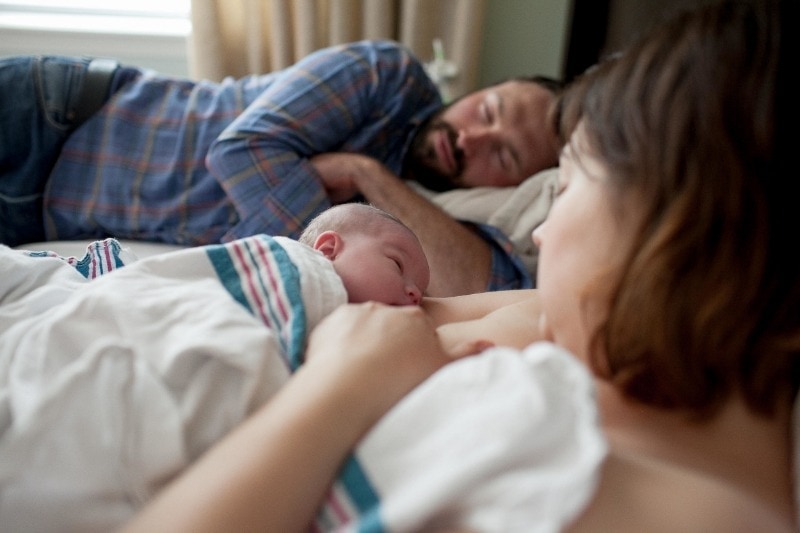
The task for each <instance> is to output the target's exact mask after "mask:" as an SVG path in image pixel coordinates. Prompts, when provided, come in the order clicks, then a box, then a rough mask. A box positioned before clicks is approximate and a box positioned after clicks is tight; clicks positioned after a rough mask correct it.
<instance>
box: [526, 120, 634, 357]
mask: <svg viewBox="0 0 800 533" xmlns="http://www.w3.org/2000/svg"><path fill="white" fill-rule="evenodd" d="M583 135H584V134H583V129H582V128H581V127H579V128H578V129H577V130H576V132H575V134H574V135H573V137H572V139H571V142H570V143H569V144H567V146H566V147H565V148H564V150H563V151H562V153H561V157H560V159H559V161H560V168H559V193H558V196H557V198H556V201H555V203H554V204H553V206H552V208H551V210H550V213H549V214H548V216H547V219H546V220H545V222H544V223H543V224H541V225H540V226H539V227H538V228H536V229H535V230H534V232H533V240H534V243H535V244H536V245H537V246H538V247H539V266H538V279H537V287H538V288H539V294H540V297H541V302H542V315H541V321H540V328H541V333H542V335H544V337H545V338H547V339H550V340H552V341H553V342H555V343H557V344H559V345H561V346H563V347H565V348H566V349H568V350H569V351H571V352H572V353H574V354H575V355H577V356H578V357H579V358H581V359H582V360H584V361H586V360H587V354H588V347H589V341H590V337H591V335H592V333H593V332H594V330H595V329H596V328H597V326H598V325H599V324H600V323H601V322H602V321H603V320H604V319H605V318H606V316H607V315H608V308H609V299H610V294H611V292H612V291H613V289H614V288H615V286H616V284H617V283H618V280H619V277H620V273H621V268H622V267H621V263H622V260H623V258H624V257H625V255H626V252H627V250H628V248H629V247H630V243H631V242H632V240H633V234H634V231H635V228H636V226H637V225H638V224H637V220H638V219H637V218H635V216H634V215H633V213H631V209H632V206H634V207H635V202H632V201H631V198H629V196H632V195H627V196H626V195H624V194H623V196H620V195H619V193H614V192H613V191H612V188H611V185H610V184H609V182H608V179H607V175H608V174H607V171H606V169H605V168H604V166H603V165H602V163H601V162H600V161H599V160H598V159H597V158H595V157H593V156H591V155H590V154H589V153H587V151H586V149H585V146H586V143H585V142H584V139H583ZM623 211H624V212H623Z"/></svg>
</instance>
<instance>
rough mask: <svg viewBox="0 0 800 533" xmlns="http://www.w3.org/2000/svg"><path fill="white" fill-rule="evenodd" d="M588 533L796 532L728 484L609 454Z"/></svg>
mask: <svg viewBox="0 0 800 533" xmlns="http://www.w3.org/2000/svg"><path fill="white" fill-rule="evenodd" d="M568 531H570V532H572V533H576V532H583V531H615V532H627V531H636V532H639V531H649V532H659V531H665V532H667V531H669V532H672V531H728V532H737V531H742V532H749V531H772V532H783V531H786V532H791V531H795V528H794V526H793V524H792V523H791V520H790V519H788V518H787V517H784V516H781V515H780V514H779V513H777V512H775V511H773V510H772V509H769V508H767V507H766V506H765V505H764V504H762V503H761V502H759V501H756V500H754V499H753V498H751V497H748V496H747V495H746V494H744V493H743V492H741V491H739V490H737V489H736V488H735V487H732V486H730V485H728V484H726V483H723V482H720V481H719V480H716V479H713V478H711V477H709V476H705V475H702V474H699V473H697V472H693V471H690V470H687V469H682V468H680V467H676V466H673V465H669V464H666V463H658V462H651V461H644V460H640V459H636V458H632V457H624V456H619V455H615V454H612V455H609V457H608V459H607V460H606V463H605V465H604V466H603V470H602V476H601V480H600V482H599V485H598V488H597V490H596V492H595V496H594V499H593V500H592V503H591V504H590V505H589V507H587V509H586V510H585V511H584V512H583V513H582V514H581V515H580V516H579V517H578V518H577V519H576V521H575V522H574V523H573V524H572V525H571V526H570V528H569V529H568Z"/></svg>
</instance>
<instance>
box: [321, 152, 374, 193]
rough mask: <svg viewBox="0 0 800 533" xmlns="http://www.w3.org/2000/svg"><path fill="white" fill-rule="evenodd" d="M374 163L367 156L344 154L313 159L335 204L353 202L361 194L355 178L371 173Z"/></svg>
mask: <svg viewBox="0 0 800 533" xmlns="http://www.w3.org/2000/svg"><path fill="white" fill-rule="evenodd" d="M373 161H374V160H373V159H371V158H369V157H366V156H362V155H356V154H344V153H330V154H320V155H317V156H314V157H312V158H311V164H312V165H314V168H315V169H316V170H317V173H318V174H319V176H320V178H322V185H323V186H324V187H325V191H326V192H327V193H328V197H329V198H330V199H331V203H334V204H342V203H345V202H347V201H348V200H352V199H353V198H354V197H355V196H356V195H357V194H358V193H359V190H358V188H357V187H356V184H355V181H356V180H355V176H357V175H361V174H365V173H367V172H369V167H370V166H371V165H372V162H373ZM374 162H375V163H377V161H374Z"/></svg>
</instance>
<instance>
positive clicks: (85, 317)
mask: <svg viewBox="0 0 800 533" xmlns="http://www.w3.org/2000/svg"><path fill="white" fill-rule="evenodd" d="M273 246H277V247H278V248H279V249H280V250H283V251H284V252H286V253H287V254H288V255H289V258H290V259H291V261H289V262H287V261H276V260H273V259H270V258H271V257H272V256H273V255H274V253H278V252H280V250H275V249H273ZM270 250H271V251H272V252H273V253H267V252H270ZM287 263H291V265H293V266H294V268H289V269H288V270H281V269H283V268H284V267H285V265H286V264H287ZM113 265H116V263H114V261H113V258H112V260H111V261H110V262H109V263H108V265H106V267H108V268H110V266H113ZM116 266H119V265H116ZM293 276H296V278H293ZM276 279H279V280H283V281H282V282H281V283H278V284H277V285H273V284H274V282H275V280H276ZM293 279H294V281H292V280H293ZM295 282H296V284H297V285H296V289H297V290H299V291H300V292H301V293H302V298H301V299H298V298H297V294H293V293H295V292H296V291H293V290H291V288H290V289H288V290H274V288H275V287H278V288H280V287H281V286H286V287H291V286H293V285H294V283H295ZM269 287H273V288H272V289H271V288H269ZM297 287H299V288H297ZM344 299H345V295H344V289H343V287H342V286H341V282H340V281H339V280H338V278H337V277H336V276H335V273H333V270H332V268H331V267H330V263H329V262H328V261H327V260H325V259H324V258H322V257H321V256H320V255H319V254H315V253H310V254H309V253H308V251H307V249H306V250H301V249H300V247H299V245H297V244H296V243H292V244H289V243H286V242H284V241H282V240H281V239H280V238H276V239H269V238H266V237H252V238H249V239H244V240H242V241H237V242H235V243H230V244H228V245H224V246H213V247H206V248H193V249H189V250H184V251H180V252H175V253H170V254H165V255H160V256H155V257H152V258H148V259H145V260H141V261H138V262H135V263H133V264H131V265H128V266H124V267H122V268H118V269H117V270H115V271H113V272H111V273H110V274H107V275H104V276H101V277H99V278H98V279H95V280H92V281H88V280H87V279H86V278H84V277H83V276H82V275H80V274H79V273H78V272H77V270H76V268H75V267H74V266H71V265H69V264H68V263H66V262H64V261H62V260H60V259H56V258H50V257H28V256H27V255H25V254H24V253H22V252H19V251H13V250H9V249H8V248H5V247H0V523H2V529H3V531H64V530H79V531H109V530H111V529H114V528H115V527H116V526H118V525H119V524H120V523H122V522H123V521H125V520H126V519H127V518H129V517H130V516H131V515H132V514H133V513H135V512H136V510H137V509H139V508H140V507H141V506H142V505H143V504H144V503H145V502H146V501H147V500H148V499H149V498H150V497H151V496H152V495H153V494H154V493H155V492H156V491H157V490H158V489H159V488H160V487H162V486H163V484H164V483H165V482H166V481H168V480H169V479H171V478H172V477H173V476H175V475H176V474H178V473H179V472H180V471H181V470H182V469H183V468H185V467H186V466H187V465H188V464H189V463H190V462H191V461H193V460H194V459H195V458H197V456H198V455H199V454H200V453H202V452H203V450H205V449H207V447H208V446H210V445H211V444H213V442H215V441H216V440H218V439H219V438H221V437H222V436H223V435H224V434H225V433H227V432H228V431H229V430H230V429H231V428H232V427H233V426H234V425H235V424H236V423H238V422H239V421H241V420H242V419H243V418H244V417H246V416H247V414H248V413H250V412H252V411H253V410H254V409H255V408H256V407H258V406H259V405H261V404H262V403H263V402H265V401H268V399H269V397H270V395H271V394H273V393H274V392H275V391H276V390H277V389H278V388H279V387H280V386H281V385H282V384H283V383H285V381H286V380H287V379H289V377H290V372H291V370H292V369H293V368H295V367H296V365H298V364H301V362H302V351H303V348H304V339H305V335H306V333H307V331H308V330H310V328H311V327H313V325H314V324H316V323H317V321H318V320H320V319H321V318H322V317H323V316H324V315H325V314H327V313H328V312H329V311H330V310H331V309H333V307H335V306H336V305H339V304H340V303H342V302H343V301H344ZM364 401H369V398H365V399H364ZM605 449H606V447H605V442H604V440H603V438H602V436H601V434H600V431H599V429H598V426H597V421H596V412H595V408H594V403H593V398H592V385H591V379H590V378H589V376H588V374H587V372H586V371H585V370H584V369H583V367H582V366H581V365H580V364H579V363H577V362H576V361H574V360H573V359H572V357H571V356H570V355H568V354H566V353H564V352H562V351H561V350H559V349H557V348H556V347H554V346H552V345H549V344H538V345H535V346H532V347H531V348H529V349H528V350H526V351H525V352H523V353H522V354H520V353H519V352H517V351H514V350H508V349H502V348H498V349H494V350H490V351H488V352H486V353H485V354H482V355H480V356H477V357H473V358H469V359H466V360H463V361H459V362H456V363H453V364H451V365H448V366H447V367H445V368H444V369H442V370H441V371H440V372H438V373H437V374H435V375H434V376H433V377H432V378H431V379H430V380H428V381H427V382H426V383H424V384H423V385H421V386H420V387H418V388H417V389H416V390H415V391H413V392H412V393H411V394H410V395H409V396H408V397H406V398H405V399H404V400H403V401H402V402H401V403H400V404H398V405H397V406H396V408H395V409H393V410H392V411H391V412H390V413H388V414H387V416H386V417H385V418H384V419H383V420H382V421H381V422H380V423H379V424H378V425H377V426H376V427H375V428H374V429H373V430H372V431H371V432H370V433H369V434H368V435H367V436H366V438H365V439H364V441H363V442H362V443H361V444H360V445H359V446H358V448H357V450H355V452H354V453H353V455H352V456H351V457H350V458H349V459H348V461H347V463H346V465H345V467H344V469H343V471H342V472H341V474H340V475H339V477H338V479H337V480H336V482H335V483H334V485H333V487H332V489H331V491H330V494H329V496H328V498H327V499H326V501H325V502H324V504H323V506H322V508H321V510H320V513H319V516H318V519H317V520H316V521H315V523H314V524H313V526H312V529H318V530H342V531H357V530H358V531H415V530H420V529H427V528H431V527H434V526H440V525H442V526H444V525H447V526H463V527H468V528H471V529H473V530H475V531H482V532H483V531H487V532H491V531H498V532H501V531H502V532H514V531H520V532H521V531H525V532H529V531H557V530H559V529H560V528H561V527H562V526H563V524H564V523H565V522H566V521H568V520H570V519H571V518H572V517H573V516H574V515H575V513H576V512H578V511H579V510H580V509H581V508H582V507H583V506H584V505H585V502H586V500H587V499H588V498H589V497H590V495H591V493H592V490H593V488H594V482H595V477H596V472H597V469H598V466H599V464H600V462H601V461H602V458H603V457H604V454H605Z"/></svg>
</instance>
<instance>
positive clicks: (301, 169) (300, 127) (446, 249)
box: [0, 42, 557, 295]
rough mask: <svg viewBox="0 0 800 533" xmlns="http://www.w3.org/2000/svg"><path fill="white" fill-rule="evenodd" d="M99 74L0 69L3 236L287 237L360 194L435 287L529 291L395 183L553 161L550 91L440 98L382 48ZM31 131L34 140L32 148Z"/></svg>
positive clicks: (469, 235) (83, 64)
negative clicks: (273, 68)
mask: <svg viewBox="0 0 800 533" xmlns="http://www.w3.org/2000/svg"><path fill="white" fill-rule="evenodd" d="M98 67H100V68H98ZM103 67H104V65H103V63H101V62H98V61H93V62H91V63H90V62H89V60H88V59H86V60H74V59H68V58H11V59H9V60H4V61H0V90H2V91H3V92H4V93H6V95H7V97H6V100H5V101H7V102H8V105H6V104H5V103H4V106H2V107H3V110H2V111H0V147H2V148H0V150H1V151H0V209H1V210H2V211H0V221H2V230H0V236H2V242H4V243H6V244H11V245H15V244H21V243H24V242H30V241H35V240H44V239H47V240H53V239H76V238H98V237H103V236H107V235H111V236H114V237H117V238H126V239H140V240H148V241H162V242H168V243H176V244H183V245H199V244H206V243H211V242H219V241H228V240H231V239H234V238H238V237H244V236H247V235H252V234H256V233H267V234H271V235H288V236H292V237H296V236H297V235H299V233H300V231H302V229H303V227H304V226H305V225H306V223H307V222H308V221H309V220H310V219H312V218H313V217H314V216H316V215H317V214H319V213H320V212H321V211H323V210H324V209H326V208H327V207H329V206H330V205H331V204H334V203H341V202H346V201H351V200H354V199H365V200H366V201H369V202H370V203H373V204H374V205H376V206H377V207H380V208H382V209H384V210H386V211H388V212H391V213H393V214H395V215H396V216H398V218H400V219H401V220H403V221H404V222H405V223H406V224H408V225H409V226H410V227H411V229H412V230H413V231H414V232H416V233H417V235H418V236H419V238H420V240H421V242H422V244H423V247H424V249H425V252H426V254H428V257H429V260H430V262H431V269H432V270H433V271H434V274H433V277H432V280H431V285H430V290H429V292H430V294H435V295H451V294H461V293H466V292H477V291H482V290H487V289H489V290H496V289H504V288H516V287H526V286H530V275H529V273H527V272H525V270H524V268H522V267H521V265H520V263H519V262H518V261H516V259H515V258H514V257H513V254H510V253H509V252H508V250H507V249H505V248H504V247H507V243H506V242H505V241H504V238H503V236H502V235H499V234H498V233H499V232H496V231H494V230H493V229H492V228H490V227H488V226H477V225H469V226H467V225H463V224H461V223H459V222H457V221H455V220H453V219H452V218H450V217H449V216H448V215H447V214H446V213H444V212H442V211H441V210H439V209H438V208H437V207H435V206H434V205H433V204H431V203H430V202H428V201H427V200H425V199H424V198H422V197H421V196H420V195H418V194H416V193H415V192H414V191H413V190H412V189H410V188H409V187H408V185H407V184H406V183H404V182H403V179H401V176H402V178H405V179H410V178H417V176H419V178H418V179H419V180H420V181H421V182H422V183H423V184H426V185H427V186H429V187H433V188H446V186H445V187H443V186H442V184H443V183H445V184H447V183H452V186H465V187H471V186H476V185H516V184H518V183H520V182H521V181H522V180H523V179H525V178H527V177H528V176H530V175H532V174H533V173H535V172H536V171H538V170H541V169H542V168H546V167H547V166H552V165H554V164H555V163H556V160H557V154H556V142H555V138H554V136H553V135H552V134H551V133H550V129H549V128H548V127H546V123H545V120H546V115H547V106H548V105H549V103H550V101H551V98H552V93H551V92H550V90H549V89H547V88H546V87H545V86H543V85H540V84H537V83H530V82H524V81H509V82H506V83H503V84H499V85H496V86H493V87H490V88H487V89H484V90H481V91H477V92H476V93H472V94H469V95H467V96H465V97H464V98H462V99H460V100H458V101H457V102H455V103H453V104H452V105H450V106H449V107H443V105H442V103H441V100H440V98H439V95H438V92H437V89H436V86H435V85H434V84H433V83H432V81H431V80H430V79H429V78H428V77H427V75H426V74H425V72H424V70H423V68H422V65H421V64H420V63H419V61H418V60H417V59H416V58H414V56H413V55H412V54H411V53H410V52H409V51H408V50H406V49H405V48H403V47H401V46H400V45H398V44H396V43H391V42H359V43H351V44H348V45H343V46H339V47H332V48H328V49H325V50H320V51H318V52H315V53H313V54H311V55H309V56H308V57H306V58H304V59H303V60H301V61H299V62H298V63H297V64H295V65H294V66H292V67H289V68H287V69H285V70H282V71H278V72H274V73H270V74H267V75H263V76H252V77H247V78H243V79H241V80H225V81H223V82H222V83H219V84H216V83H210V82H205V81H201V82H193V81H189V80H182V79H175V78H168V77H163V76H158V75H156V74H154V73H151V72H142V71H140V70H138V69H133V68H129V67H119V68H115V67H114V66H113V65H112V66H109V67H108V68H103ZM104 72H105V73H104ZM84 79H85V80H86V82H85V83H84ZM104 83H105V85H103V84H104ZM98 87H100V89H101V90H100V91H99V95H98ZM92 93H95V94H94V95H92ZM108 94H110V95H111V96H110V98H108ZM32 96H36V99H34V98H32ZM37 99H38V100H39V101H40V102H41V103H37ZM106 99H108V101H106ZM37 106H38V107H37ZM101 106H102V107H101ZM39 109H45V110H47V113H48V114H47V115H46V117H45V118H44V119H43V118H41V117H42V114H41V113H40V112H39ZM20 117H23V118H24V122H21V120H22V119H20ZM34 117H35V118H34ZM28 125H30V128H29V129H28ZM77 126H79V127H77ZM31 131H33V135H34V136H36V135H39V138H44V139H45V141H43V142H40V143H38V144H36V143H34V144H32V143H31V141H30V139H29V138H30V136H31ZM40 131H42V132H43V133H42V134H41V135H40V134H39V132H40ZM47 135H50V136H53V137H54V139H47V137H46V136H47ZM37 142H38V141H37ZM447 186H449V185H447Z"/></svg>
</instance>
